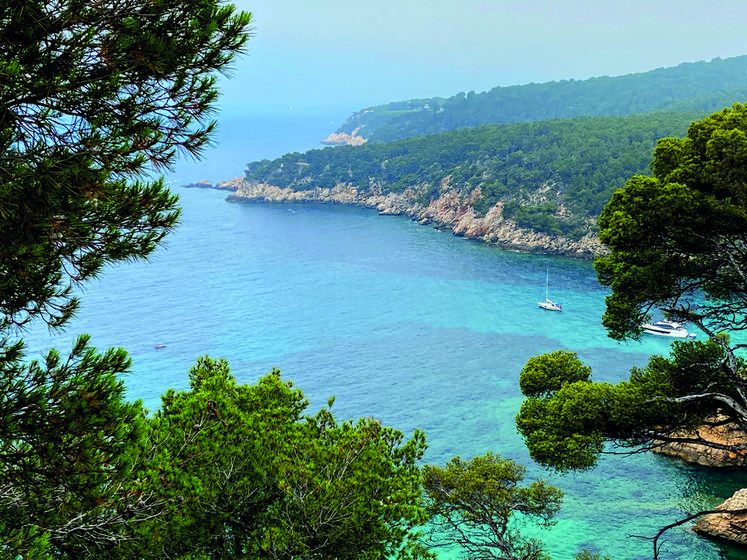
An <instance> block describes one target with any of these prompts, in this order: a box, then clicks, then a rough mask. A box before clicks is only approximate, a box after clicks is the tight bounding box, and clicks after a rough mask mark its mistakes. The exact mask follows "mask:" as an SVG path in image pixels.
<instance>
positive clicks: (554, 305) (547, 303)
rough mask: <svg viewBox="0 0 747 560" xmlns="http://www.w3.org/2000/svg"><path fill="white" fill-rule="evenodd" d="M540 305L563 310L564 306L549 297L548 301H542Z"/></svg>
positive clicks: (551, 309)
mask: <svg viewBox="0 0 747 560" xmlns="http://www.w3.org/2000/svg"><path fill="white" fill-rule="evenodd" d="M539 306H540V308H541V309H547V310H548V311H563V306H562V305H560V304H559V303H555V302H554V301H550V300H549V299H548V300H546V301H540V302H539Z"/></svg>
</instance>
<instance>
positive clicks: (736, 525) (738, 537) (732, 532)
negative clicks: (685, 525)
mask: <svg viewBox="0 0 747 560" xmlns="http://www.w3.org/2000/svg"><path fill="white" fill-rule="evenodd" d="M716 509H717V510H730V511H739V510H744V512H743V513H709V514H707V515H704V516H703V517H701V518H700V519H699V520H698V522H697V523H696V524H695V526H694V527H693V531H695V532H696V533H700V534H703V535H709V536H711V537H716V538H720V539H726V540H728V541H731V542H734V543H737V544H740V545H742V546H747V488H743V489H742V490H737V491H736V492H735V493H734V495H733V496H732V497H731V498H729V499H728V500H726V501H725V502H724V503H723V504H721V505H720V506H718V507H717V508H716Z"/></svg>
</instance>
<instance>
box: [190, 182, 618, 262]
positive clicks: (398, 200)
mask: <svg viewBox="0 0 747 560" xmlns="http://www.w3.org/2000/svg"><path fill="white" fill-rule="evenodd" d="M184 187H185V188H211V189H217V190H224V191H228V192H230V193H231V194H229V195H228V196H227V197H226V200H227V201H228V202H321V203H327V204H350V205H355V206H363V207H366V208H373V209H375V210H377V211H378V212H379V214H382V215H397V216H407V217H408V218H410V219H412V220H413V221H416V222H418V223H419V224H421V225H429V226H431V227H435V228H437V229H444V230H450V231H452V232H453V234H454V235H456V236H459V237H465V238H467V239H474V240H478V241H482V242H483V243H485V244H486V245H488V246H492V247H497V248H500V249H506V250H514V251H521V252H527V253H540V254H549V255H559V256H568V257H573V258H577V259H582V260H591V259H593V258H595V257H596V256H599V255H601V254H603V252H604V247H603V246H602V245H601V243H600V242H599V239H598V238H597V236H596V235H594V234H591V233H589V234H587V235H585V236H584V237H582V238H581V239H579V240H577V241H574V240H571V239H567V238H564V237H561V236H551V235H547V234H544V233H538V232H535V231H531V230H525V229H521V228H519V227H518V226H517V225H516V223H515V222H514V221H513V220H510V219H505V218H504V217H503V215H502V214H503V213H502V204H497V205H495V206H494V207H492V208H491V209H490V210H489V211H488V212H487V214H486V215H485V216H483V217H478V216H477V215H476V214H475V211H474V208H473V203H474V201H475V200H476V199H477V197H478V196H479V191H477V190H476V191H473V192H472V193H471V194H470V195H469V197H463V196H460V195H459V193H457V191H456V190H455V189H453V188H451V187H450V186H449V184H448V182H446V181H445V182H444V183H442V184H441V185H440V186H439V188H438V196H437V197H436V198H432V197H429V196H428V195H429V192H430V191H431V189H430V188H427V187H425V186H423V187H412V188H409V189H407V190H406V191H404V192H403V193H386V194H384V193H382V192H381V191H379V190H377V189H372V190H371V192H366V193H360V192H359V191H358V189H357V188H355V187H352V186H350V185H346V184H338V185H336V186H335V187H333V188H326V189H322V188H314V189H309V190H293V189H291V188H280V187H277V186H274V185H269V184H266V183H256V182H250V181H246V180H245V179H243V178H241V177H237V178H235V179H231V180H228V181H221V182H219V183H217V184H215V185H212V184H211V183H209V182H207V181H200V182H198V183H192V184H189V185H184Z"/></svg>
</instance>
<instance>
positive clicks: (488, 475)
mask: <svg viewBox="0 0 747 560" xmlns="http://www.w3.org/2000/svg"><path fill="white" fill-rule="evenodd" d="M524 473H525V468H524V467H523V466H521V465H519V464H517V463H514V462H513V461H510V460H508V459H504V458H502V457H500V456H498V455H494V454H493V453H488V454H486V455H484V456H482V457H475V458H474V459H472V460H470V461H464V460H462V459H461V458H460V457H454V458H453V459H451V460H450V461H449V462H448V463H447V464H446V466H445V467H437V466H432V465H426V466H424V467H423V489H424V492H425V496H426V508H427V511H428V513H429V515H430V516H431V523H432V524H433V526H434V531H433V532H432V533H431V535H430V539H429V542H430V544H431V546H434V545H435V546H445V545H451V544H457V545H458V546H459V547H461V548H462V550H464V551H465V552H466V553H467V554H468V555H469V558H480V559H485V560H487V559H500V560H546V559H548V556H547V555H546V554H545V553H544V552H543V550H542V544H541V543H540V542H539V541H537V540H536V539H526V538H523V537H522V536H521V534H520V532H519V526H520V525H519V523H517V520H516V517H517V516H518V517H521V518H523V519H524V520H526V519H531V520H533V521H535V522H537V523H539V524H540V525H544V526H547V525H550V524H552V523H553V518H554V516H555V514H557V512H558V511H559V510H560V504H561V501H562V498H563V492H562V491H561V490H559V489H557V488H554V487H552V486H550V485H548V484H546V483H545V482H544V481H541V480H538V481H534V482H532V483H531V484H529V485H528V486H520V483H521V482H522V481H523V479H524Z"/></svg>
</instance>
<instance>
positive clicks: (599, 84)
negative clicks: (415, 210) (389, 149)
mask: <svg viewBox="0 0 747 560" xmlns="http://www.w3.org/2000/svg"><path fill="white" fill-rule="evenodd" d="M746 71H747V56H740V57H734V58H727V59H720V58H716V59H713V60H712V61H710V62H694V63H683V64H680V65H679V66H676V67H673V68H658V69H656V70H651V71H649V72H643V73H637V74H628V75H625V76H616V77H609V76H602V77H597V78H591V79H588V80H563V81H560V82H548V83H542V84H535V83H532V84H526V85H517V86H509V87H496V88H493V89H491V90H490V91H487V92H483V93H475V92H474V91H471V92H469V93H467V94H465V93H463V92H462V93H458V94H457V95H454V96H453V97H449V98H437V97H434V98H429V99H414V100H409V101H399V102H393V103H388V104H386V105H378V106H375V107H369V108H367V109H364V110H362V111H358V112H356V113H354V114H353V115H351V116H350V117H349V118H348V119H347V120H346V121H345V123H344V124H343V125H342V126H341V127H340V128H339V129H338V130H337V133H344V134H348V135H354V136H357V137H359V138H361V139H366V140H368V141H369V142H389V141H391V140H397V139H401V138H406V137H410V136H423V135H426V134H437V133H440V132H445V131H448V130H454V129H457V128H466V127H472V126H479V125H483V124H496V123H518V122H532V121H546V120H554V119H565V118H571V117H579V116H607V115H609V116H613V115H617V116H620V115H632V114H637V113H652V112H662V111H666V112H669V111H674V112H681V111H703V112H706V113H710V112H712V111H716V110H718V109H721V108H722V107H727V106H729V105H731V104H732V103H734V102H735V101H741V100H743V99H747V72H746Z"/></svg>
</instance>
